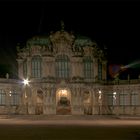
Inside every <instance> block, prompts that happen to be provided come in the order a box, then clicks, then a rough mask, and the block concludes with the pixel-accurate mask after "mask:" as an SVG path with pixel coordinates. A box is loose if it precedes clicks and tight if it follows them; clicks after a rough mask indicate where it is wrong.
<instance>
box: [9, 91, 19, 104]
mask: <svg viewBox="0 0 140 140" xmlns="http://www.w3.org/2000/svg"><path fill="white" fill-rule="evenodd" d="M10 98H11V99H10V104H11V105H19V99H20V98H19V94H18V93H17V92H16V91H12V92H11V96H10Z"/></svg>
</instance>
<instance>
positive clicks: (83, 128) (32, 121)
mask: <svg viewBox="0 0 140 140" xmlns="http://www.w3.org/2000/svg"><path fill="white" fill-rule="evenodd" d="M0 139H2V140H140V119H139V118H138V117H126V116H125V117H123V116H122V117H120V118H118V117H117V118H115V117H114V116H113V117H109V118H107V117H101V116H99V117H98V116H96V117H93V116H86V117H85V116H80V117H77V116H57V117H56V116H49V117H48V116H0Z"/></svg>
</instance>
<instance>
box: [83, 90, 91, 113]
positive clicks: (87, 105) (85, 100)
mask: <svg viewBox="0 0 140 140" xmlns="http://www.w3.org/2000/svg"><path fill="white" fill-rule="evenodd" d="M83 95H84V98H83V104H84V114H85V115H92V104H91V94H90V92H89V91H85V92H84V94H83Z"/></svg>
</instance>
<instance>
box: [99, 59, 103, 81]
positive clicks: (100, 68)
mask: <svg viewBox="0 0 140 140" xmlns="http://www.w3.org/2000/svg"><path fill="white" fill-rule="evenodd" d="M98 80H102V63H101V62H100V61H98Z"/></svg>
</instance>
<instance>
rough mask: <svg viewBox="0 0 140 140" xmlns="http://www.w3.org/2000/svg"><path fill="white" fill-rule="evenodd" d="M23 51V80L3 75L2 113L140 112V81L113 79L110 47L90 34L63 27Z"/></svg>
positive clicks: (0, 81) (20, 52) (20, 51)
mask: <svg viewBox="0 0 140 140" xmlns="http://www.w3.org/2000/svg"><path fill="white" fill-rule="evenodd" d="M17 55H18V57H17V63H18V77H19V79H10V78H9V76H8V74H7V76H6V78H0V114H37V115H39V114H46V115H49V114H56V115H57V114H58V115H78V114H79V115H82V114H83V115H84V114H85V115H97V114H116V115H119V114H131V115H138V114H140V81H139V79H137V80H129V81H128V80H119V81H107V78H106V77H107V60H106V59H105V56H104V51H103V50H101V49H100V48H99V47H98V44H97V43H96V42H95V41H92V40H91V39H90V38H88V37H83V36H78V35H74V34H72V33H69V32H67V31H65V30H64V29H63V28H62V29H61V30H60V31H57V32H54V33H50V35H49V36H36V37H33V38H31V39H29V40H28V41H27V43H26V46H18V47H17ZM24 79H26V80H27V79H28V81H26V83H25V81H24ZM23 81H24V82H23Z"/></svg>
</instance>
